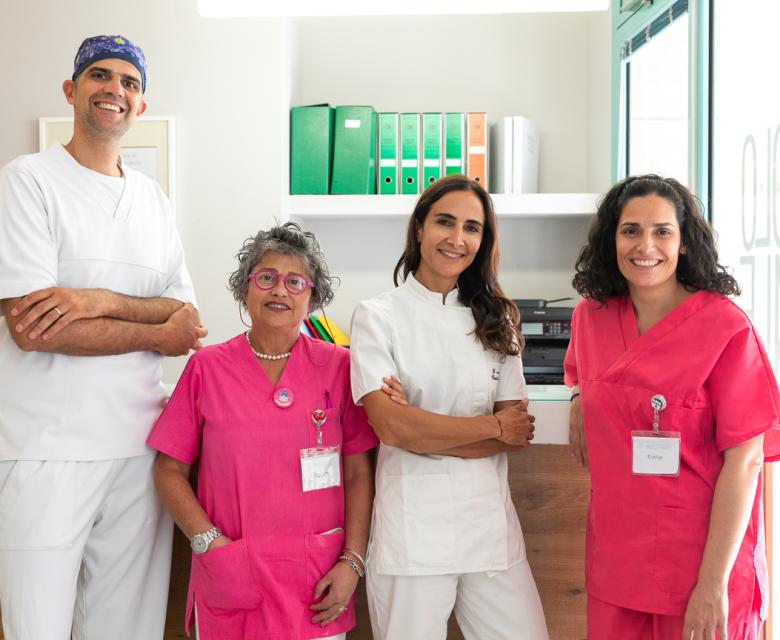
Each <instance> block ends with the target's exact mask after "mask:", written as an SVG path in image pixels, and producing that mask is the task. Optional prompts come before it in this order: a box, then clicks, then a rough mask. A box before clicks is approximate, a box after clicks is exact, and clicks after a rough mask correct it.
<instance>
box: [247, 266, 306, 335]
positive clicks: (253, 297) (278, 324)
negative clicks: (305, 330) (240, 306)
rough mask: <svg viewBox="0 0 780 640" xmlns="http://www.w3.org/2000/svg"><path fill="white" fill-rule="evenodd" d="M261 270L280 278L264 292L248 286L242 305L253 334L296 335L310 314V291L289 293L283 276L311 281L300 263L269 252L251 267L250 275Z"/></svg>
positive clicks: (252, 284)
mask: <svg viewBox="0 0 780 640" xmlns="http://www.w3.org/2000/svg"><path fill="white" fill-rule="evenodd" d="M260 269H275V270H276V272H277V273H279V274H280V275H281V276H282V277H281V278H279V280H278V281H277V283H276V285H275V286H274V287H273V288H271V289H267V290H263V289H259V288H258V287H257V286H255V284H254V282H250V283H249V287H248V289H247V294H246V300H245V303H246V308H247V311H248V312H249V317H250V318H251V319H252V331H253V334H254V333H255V332H262V331H280V332H283V333H284V332H297V331H298V330H299V328H300V326H301V321H302V320H303V319H304V317H306V314H307V313H308V311H309V302H310V301H311V289H307V290H306V291H305V292H303V293H299V294H297V295H296V294H292V293H290V292H289V291H288V290H287V288H286V287H285V285H284V276H286V275H287V274H288V273H296V274H299V275H302V276H303V277H304V278H306V279H311V276H310V275H309V274H308V273H307V271H306V267H305V265H304V263H303V260H301V259H300V258H298V257H296V256H288V255H283V254H281V253H276V252H275V251H268V252H267V253H265V254H264V255H263V258H262V259H261V260H260V262H258V263H257V264H256V265H255V266H254V267H253V268H252V273H255V272H257V271H259V270H260Z"/></svg>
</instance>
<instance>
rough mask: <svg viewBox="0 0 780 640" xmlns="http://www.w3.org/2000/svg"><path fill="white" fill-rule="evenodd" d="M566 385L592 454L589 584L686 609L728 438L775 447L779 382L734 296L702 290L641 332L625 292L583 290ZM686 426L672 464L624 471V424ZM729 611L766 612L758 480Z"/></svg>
mask: <svg viewBox="0 0 780 640" xmlns="http://www.w3.org/2000/svg"><path fill="white" fill-rule="evenodd" d="M565 372H566V384H568V385H569V386H572V385H575V384H579V385H580V391H581V394H582V395H581V405H582V412H583V418H584V425H585V436H586V442H587V446H588V457H589V460H590V475H591V482H592V495H591V501H590V505H589V510H588V523H587V537H586V552H585V572H586V587H587V590H588V593H589V594H590V595H592V596H594V597H596V598H598V599H600V600H603V601H605V602H608V603H610V604H614V605H617V606H620V607H625V608H629V609H635V610H639V611H647V612H651V613H659V614H664V615H676V616H680V615H684V614H685V609H686V607H687V603H688V599H689V597H690V594H691V591H692V590H693V587H694V586H695V585H696V581H697V578H698V570H699V565H700V564H701V560H702V553H703V551H704V545H705V542H706V538H707V531H708V527H709V519H710V510H711V507H712V499H713V494H714V491H715V483H716V481H717V479H718V475H719V474H720V470H721V467H722V466H723V451H724V450H726V449H729V448H731V447H734V446H736V445H739V444H740V443H743V442H745V441H747V440H749V439H751V438H753V437H755V436H757V435H760V434H764V455H765V458H766V460H767V461H771V460H775V459H777V458H778V457H780V431H779V430H778V427H779V425H780V418H779V417H778V416H779V410H780V394H778V388H777V382H776V381H775V377H774V374H773V373H772V368H771V366H770V364H769V360H768V358H767V356H766V353H765V351H764V348H763V346H762V344H761V341H760V340H759V338H758V336H757V335H756V332H755V329H754V328H753V326H752V325H751V323H750V320H749V319H748V318H747V316H746V315H745V313H744V312H743V311H742V310H741V309H739V308H738V307H737V306H736V305H735V304H734V303H733V302H731V301H730V300H729V299H727V298H725V297H724V296H721V295H719V294H716V293H713V292H709V291H699V292H697V293H695V294H693V295H692V296H690V297H689V298H688V299H687V300H685V301H684V302H682V303H681V304H680V305H679V306H677V307H676V308H675V309H674V310H673V311H672V312H670V313H669V314H668V315H667V316H665V317H664V318H663V319H662V320H661V321H660V322H659V323H658V324H656V325H655V326H653V327H652V328H651V329H650V330H649V331H647V332H646V333H644V334H643V335H641V336H640V335H639V332H638V330H637V325H636V318H635V316H634V310H633V305H632V304H631V300H630V298H629V297H628V296H624V297H622V298H619V299H609V300H608V301H607V302H606V303H605V304H604V305H603V306H600V305H599V303H597V302H594V301H592V300H587V299H586V300H582V301H581V302H580V303H579V304H578V305H577V308H576V309H575V312H574V317H573V320H572V339H571V343H570V345H569V350H568V352H567V354H566V361H565ZM659 393H660V394H662V395H663V396H664V397H665V398H666V401H667V408H666V409H665V410H663V411H662V412H661V414H660V425H661V429H662V430H668V431H679V432H681V434H682V435H681V438H682V441H681V464H680V474H679V476H678V477H658V476H638V475H633V474H632V472H631V431H632V430H635V429H649V428H652V421H653V410H652V408H651V406H650V398H651V397H652V396H653V395H655V394H659ZM728 595H729V619H730V622H744V621H747V620H748V618H749V615H750V613H751V612H752V611H760V612H761V615H762V618H765V617H766V609H767V597H768V582H767V568H766V557H765V547H764V519H763V510H762V502H761V483H760V482H759V485H758V488H757V490H756V495H755V499H754V502H753V510H752V513H751V516H750V522H749V523H748V527H747V531H746V533H745V538H744V540H743V541H742V545H741V547H740V549H739V553H738V555H737V559H736V562H735V564H734V567H733V569H732V571H731V576H730V579H729V587H728Z"/></svg>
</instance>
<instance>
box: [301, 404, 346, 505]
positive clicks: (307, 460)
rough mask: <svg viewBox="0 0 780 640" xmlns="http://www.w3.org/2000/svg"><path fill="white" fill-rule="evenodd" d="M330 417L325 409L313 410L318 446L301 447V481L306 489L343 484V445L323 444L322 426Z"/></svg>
mask: <svg viewBox="0 0 780 640" xmlns="http://www.w3.org/2000/svg"><path fill="white" fill-rule="evenodd" d="M327 419H328V414H327V413H326V412H325V410H324V409H315V410H314V411H312V412H311V421H312V422H313V423H314V428H315V429H316V431H317V446H316V447H311V448H309V449H301V481H302V484H303V490H304V491H317V490H318V489H329V488H330V487H338V486H340V485H341V455H340V452H341V447H340V446H339V445H334V446H330V447H323V446H322V426H323V425H324V424H325V422H326V421H327Z"/></svg>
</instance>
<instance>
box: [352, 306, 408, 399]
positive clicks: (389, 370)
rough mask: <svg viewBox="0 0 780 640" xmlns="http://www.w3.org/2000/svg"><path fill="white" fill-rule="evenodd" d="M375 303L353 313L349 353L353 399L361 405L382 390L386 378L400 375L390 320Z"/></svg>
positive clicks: (360, 307)
mask: <svg viewBox="0 0 780 640" xmlns="http://www.w3.org/2000/svg"><path fill="white" fill-rule="evenodd" d="M373 302H374V301H371V302H361V303H360V304H359V305H358V306H357V307H356V308H355V312H354V313H353V314H352V324H351V329H350V349H349V354H350V363H351V368H352V397H353V398H354V400H355V404H357V405H362V404H363V401H362V399H363V397H364V396H366V395H367V394H369V393H371V392H372V391H378V390H379V389H381V388H382V378H384V377H385V376H397V375H398V367H397V366H396V364H395V358H394V357H393V343H392V338H391V335H392V334H391V327H390V318H389V317H388V314H386V313H383V312H382V310H381V309H380V308H378V306H377V305H375V304H373Z"/></svg>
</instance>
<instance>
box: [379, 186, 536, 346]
mask: <svg viewBox="0 0 780 640" xmlns="http://www.w3.org/2000/svg"><path fill="white" fill-rule="evenodd" d="M452 191H466V192H471V193H473V194H474V195H475V196H477V198H479V200H480V202H481V203H482V210H483V212H484V214H485V223H484V225H483V232H482V242H481V243H480V245H479V250H478V251H477V255H476V256H475V257H474V261H473V262H472V263H471V264H470V265H469V266H468V268H467V269H466V270H465V271H464V272H463V273H461V274H460V276H459V277H458V298H459V299H460V301H461V302H462V303H463V304H464V305H466V306H467V307H469V308H470V309H471V312H472V313H473V314H474V321H475V323H476V328H475V329H474V333H475V334H476V336H477V338H478V339H479V341H480V342H481V343H482V346H484V347H485V348H486V349H491V350H492V351H496V352H498V353H503V354H506V355H511V356H515V355H517V354H519V353H520V351H521V349H522V348H523V339H522V336H521V335H520V333H519V332H518V330H517V325H518V323H519V322H520V313H519V312H518V310H517V307H516V306H515V305H514V303H513V302H512V301H511V300H510V299H509V298H507V297H506V295H504V292H503V290H502V289H501V286H500V285H499V284H498V280H497V277H498V261H499V255H498V228H497V224H496V214H495V211H494V210H493V201H492V200H491V199H490V196H489V195H488V193H487V191H485V189H484V188H483V187H482V185H480V184H479V182H476V181H475V180H471V179H469V178H467V177H466V176H462V175H450V176H447V177H445V178H442V179H441V180H438V181H436V182H434V183H433V184H432V185H431V186H429V187H428V188H427V189H426V190H425V191H424V192H423V193H422V195H421V196H420V199H419V200H418V201H417V204H416V205H415V207H414V211H413V212H412V217H411V218H410V219H409V226H408V228H407V232H406V247H405V248H404V252H403V254H402V255H401V257H400V258H399V260H398V263H397V264H396V265H395V270H394V271H393V283H394V284H395V286H398V284H399V273H402V274H403V279H404V280H406V278H407V277H408V275H409V274H410V273H414V272H415V271H417V268H418V267H419V266H420V259H421V257H422V256H421V253H420V241H419V240H418V231H419V230H420V229H422V227H423V224H424V223H425V219H426V217H427V216H428V212H429V211H430V210H431V207H432V206H433V205H434V204H435V203H436V202H438V201H439V200H440V199H441V198H442V197H444V196H445V195H446V194H448V193H450V192H452Z"/></svg>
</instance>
